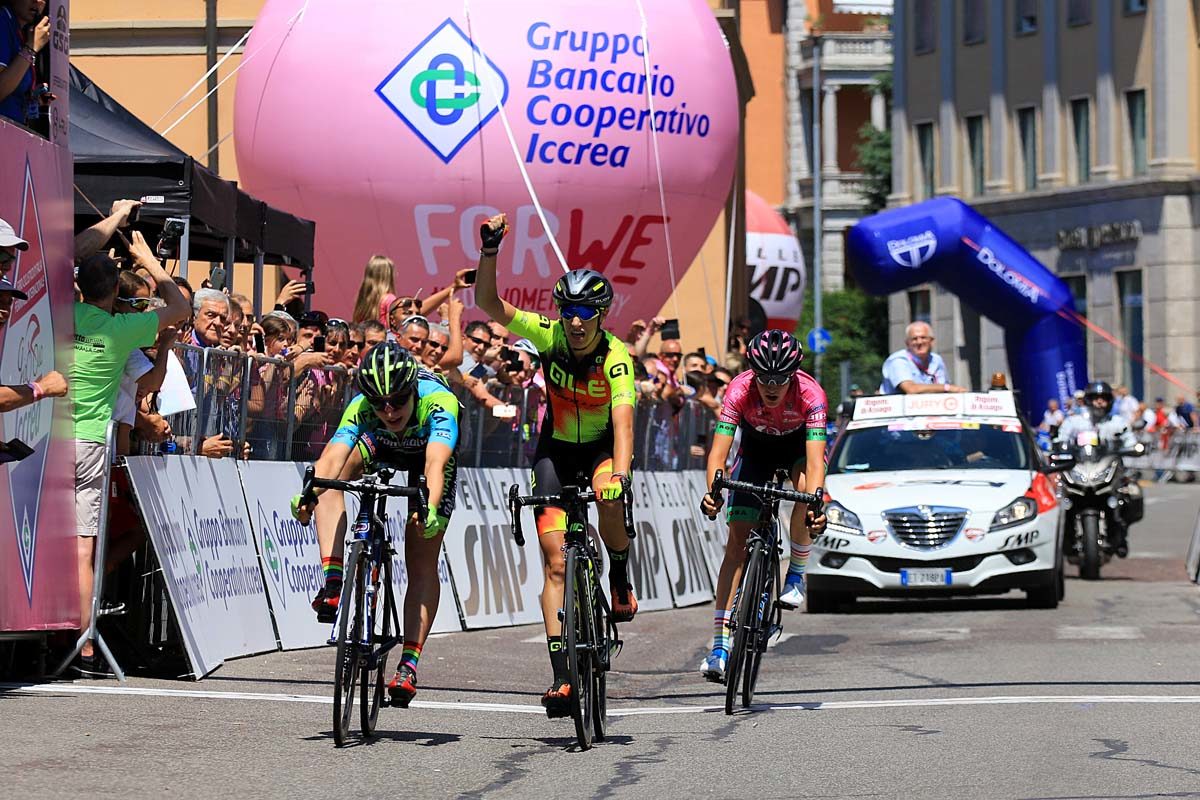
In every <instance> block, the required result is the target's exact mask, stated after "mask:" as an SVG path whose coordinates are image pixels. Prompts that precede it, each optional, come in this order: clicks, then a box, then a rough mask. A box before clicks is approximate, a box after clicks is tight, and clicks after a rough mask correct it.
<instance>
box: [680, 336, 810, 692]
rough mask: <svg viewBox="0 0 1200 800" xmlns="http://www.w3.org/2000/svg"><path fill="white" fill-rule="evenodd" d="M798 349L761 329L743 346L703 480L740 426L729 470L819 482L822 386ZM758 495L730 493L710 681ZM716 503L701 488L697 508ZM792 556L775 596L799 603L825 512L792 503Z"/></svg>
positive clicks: (720, 462)
mask: <svg viewBox="0 0 1200 800" xmlns="http://www.w3.org/2000/svg"><path fill="white" fill-rule="evenodd" d="M803 359H804V350H803V348H802V347H801V346H800V342H799V341H797V340H796V338H795V337H794V336H792V335H791V334H788V333H785V332H784V331H778V330H770V331H764V332H762V333H760V334H759V335H758V336H755V337H754V339H753V340H751V342H750V344H749V346H748V347H747V348H746V360H747V361H748V362H749V363H750V369H749V370H747V371H745V372H743V373H742V374H740V375H738V376H737V377H736V378H734V379H733V381H732V382H731V383H730V384H729V388H728V389H727V390H726V392H725V402H724V405H723V406H722V407H721V415H720V418H719V420H718V422H717V428H716V431H715V433H714V435H713V442H712V447H711V448H710V449H709V451H708V485H710V486H711V485H712V481H713V478H714V477H715V475H716V472H717V470H719V469H723V468H724V466H725V462H726V459H727V458H728V457H729V451H730V449H731V448H732V446H733V435H734V433H735V432H737V430H738V429H741V432H742V443H741V448H740V449H739V450H738V453H737V455H736V456H735V458H734V465H733V469H732V472H731V475H730V477H731V478H732V479H734V480H740V481H748V482H750V483H765V482H766V481H768V480H770V479H771V477H772V476H773V475H774V473H775V470H777V469H784V470H786V471H787V473H788V475H789V476H790V478H791V481H792V484H793V485H794V486H795V487H796V489H797V491H801V492H813V491H816V490H817V489H818V488H823V487H824V485H825V413H826V400H825V392H824V390H822V389H821V386H820V384H818V383H817V381H816V380H815V379H814V378H813V377H812V376H811V375H809V374H808V373H806V372H803V371H801V370H800V362H801V361H802V360H803ZM760 506H761V504H760V502H759V501H758V499H757V498H755V497H753V496H751V495H747V494H744V493H742V492H733V493H732V494H731V495H730V497H729V512H728V515H727V519H728V521H729V541H728V542H727V543H726V545H725V558H724V560H723V561H722V562H721V571H720V573H719V574H718V577H717V590H716V597H715V598H714V600H715V604H716V611H715V614H714V617H713V628H714V630H713V649H712V653H711V654H710V655H709V656H708V658H706V659H705V660H704V664H703V665H702V666H701V668H700V672H701V674H702V675H703V676H704V677H705V678H707V679H709V680H712V681H716V682H718V683H719V682H723V681H724V679H725V662H726V661H727V659H728V657H729V608H730V605H731V604H732V600H733V587H735V586H737V585H738V583H739V582H740V581H741V572H742V563H743V560H744V558H745V552H746V538H747V537H748V536H749V534H750V531H751V529H753V527H754V524H755V522H757V520H758V515H759V511H760ZM719 509H720V506H719V505H718V504H717V502H716V500H715V499H714V498H713V497H712V495H711V494H708V493H706V494H705V495H704V497H703V499H702V500H701V502H700V510H701V511H703V512H704V513H705V514H708V515H710V516H711V515H714V514H716V513H717V511H718V510H719ZM791 522H792V524H791V540H792V541H791V560H790V562H789V564H788V574H787V578H786V580H785V581H784V589H783V593H782V594H781V595H780V598H779V604H780V605H781V606H783V607H784V608H793V609H795V608H800V607H801V606H802V605H803V604H804V569H805V567H806V566H807V564H808V553H809V547H810V545H811V544H812V535H813V533H814V532H818V533H819V532H820V531H821V530H822V529H824V527H825V518H824V516H821V517H819V518H816V519H813V518H810V517H809V514H808V507H807V506H804V505H799V504H797V505H796V506H795V507H794V508H793V509H792V520H791Z"/></svg>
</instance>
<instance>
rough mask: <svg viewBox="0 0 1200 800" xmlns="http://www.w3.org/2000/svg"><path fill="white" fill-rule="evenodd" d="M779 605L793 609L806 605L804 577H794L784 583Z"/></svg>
mask: <svg viewBox="0 0 1200 800" xmlns="http://www.w3.org/2000/svg"><path fill="white" fill-rule="evenodd" d="M779 607H780V608H786V609H789V610H793V611H794V610H796V609H798V608H803V607H804V578H793V579H791V580H789V581H788V582H787V583H785V584H784V585H783V594H781V595H779Z"/></svg>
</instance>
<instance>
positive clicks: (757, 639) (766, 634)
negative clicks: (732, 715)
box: [742, 548, 780, 708]
mask: <svg viewBox="0 0 1200 800" xmlns="http://www.w3.org/2000/svg"><path fill="white" fill-rule="evenodd" d="M759 553H760V554H761V561H762V568H761V569H759V570H758V575H759V584H760V588H759V590H758V594H757V595H756V596H757V597H758V603H757V605H756V606H755V609H756V611H757V613H756V614H755V619H754V622H755V629H754V633H753V638H752V639H751V640H750V646H749V652H748V653H747V654H746V670H745V674H744V675H743V677H742V705H743V706H744V707H745V708H749V707H750V704H751V703H752V702H754V687H755V686H756V685H757V684H758V669H759V667H760V666H762V657H763V653H765V652H766V651H767V642H768V641H769V640H770V638H771V619H772V617H774V616H776V615H778V614H779V613H780V612H779V610H778V609H776V608H775V586H776V585H777V584H778V583H779V560H778V558H777V557H776V558H772V557H770V556H769V555H768V554H767V553H768V551H767V549H765V548H764V549H762V550H760V551H759Z"/></svg>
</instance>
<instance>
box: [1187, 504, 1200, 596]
mask: <svg viewBox="0 0 1200 800" xmlns="http://www.w3.org/2000/svg"><path fill="white" fill-rule="evenodd" d="M1186 564H1187V576H1188V579H1189V580H1192V581H1195V582H1196V583H1200V516H1198V517H1196V525H1195V527H1193V528H1192V542H1191V544H1190V545H1188V552H1187V562H1186Z"/></svg>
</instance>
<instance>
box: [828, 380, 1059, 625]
mask: <svg viewBox="0 0 1200 800" xmlns="http://www.w3.org/2000/svg"><path fill="white" fill-rule="evenodd" d="M1063 468H1069V465H1064V464H1057V465H1054V466H1047V465H1045V464H1043V462H1042V461H1041V460H1040V459H1039V455H1038V452H1037V449H1036V448H1035V447H1034V444H1033V441H1032V439H1031V438H1030V436H1029V434H1028V433H1027V432H1026V431H1025V429H1024V426H1023V425H1022V424H1021V421H1020V419H1019V418H1018V417H1017V413H1016V408H1015V405H1014V403H1013V396H1012V393H1011V392H989V393H986V394H974V393H967V394H920V395H890V396H883V397H863V398H859V399H858V400H857V402H856V403H855V408H854V413H853V416H852V418H851V421H850V422H849V423H848V424H847V425H846V430H845V431H844V432H843V433H842V435H841V436H839V437H838V440H837V442H836V444H835V445H834V448H833V452H832V453H831V455H830V459H829V468H828V476H827V477H826V482H825V486H826V490H827V492H828V495H829V500H828V503H827V505H826V515H827V518H828V526H827V528H826V530H825V533H824V534H823V535H821V536H819V537H817V539H816V540H815V541H814V542H813V548H812V554H811V556H810V558H809V566H808V577H807V583H808V598H807V600H808V602H807V605H808V610H809V611H810V612H815V613H822V612H829V611H833V610H835V609H836V608H837V606H838V605H839V604H840V603H844V602H850V601H853V599H854V598H856V597H859V596H863V595H876V596H880V595H882V596H902V597H918V596H919V597H930V596H935V597H936V596H945V595H950V594H999V593H1004V592H1007V591H1009V590H1011V589H1023V590H1025V592H1026V595H1027V596H1028V600H1029V603H1030V605H1032V606H1034V607H1037V608H1054V607H1056V606H1057V605H1058V602H1059V601H1060V600H1061V599H1062V597H1063V561H1062V544H1061V543H1062V535H1063V532H1062V519H1063V514H1062V511H1061V506H1060V505H1059V502H1058V498H1057V496H1056V485H1055V478H1054V477H1053V476H1051V474H1050V473H1051V472H1052V471H1059V470H1061V469H1063Z"/></svg>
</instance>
